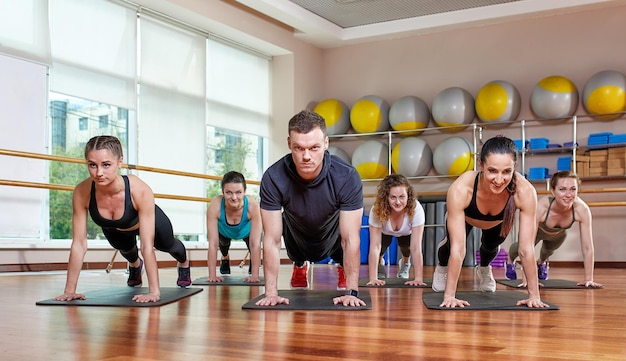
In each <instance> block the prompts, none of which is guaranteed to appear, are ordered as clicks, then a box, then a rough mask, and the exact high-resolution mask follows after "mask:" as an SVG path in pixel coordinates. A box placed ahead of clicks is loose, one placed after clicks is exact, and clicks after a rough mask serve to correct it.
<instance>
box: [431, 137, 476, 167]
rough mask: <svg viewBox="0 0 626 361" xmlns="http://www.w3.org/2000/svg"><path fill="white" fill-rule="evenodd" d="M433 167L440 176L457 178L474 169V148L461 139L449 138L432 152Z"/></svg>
mask: <svg viewBox="0 0 626 361" xmlns="http://www.w3.org/2000/svg"><path fill="white" fill-rule="evenodd" d="M433 166H434V167H435V170H436V171H437V173H439V174H440V175H452V176H458V175H461V174H463V173H464V172H466V171H468V170H472V169H474V147H473V146H472V144H471V143H470V142H469V141H468V140H466V139H465V138H461V137H450V138H447V139H445V140H444V141H443V142H441V143H440V144H439V145H438V146H437V148H435V151H434V152H433Z"/></svg>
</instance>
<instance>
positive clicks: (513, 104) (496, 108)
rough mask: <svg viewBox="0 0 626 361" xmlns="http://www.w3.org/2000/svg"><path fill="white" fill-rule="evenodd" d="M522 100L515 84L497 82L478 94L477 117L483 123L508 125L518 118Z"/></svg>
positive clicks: (490, 83) (486, 85)
mask: <svg viewBox="0 0 626 361" xmlns="http://www.w3.org/2000/svg"><path fill="white" fill-rule="evenodd" d="M521 103H522V99H521V97H520V94H519V91H518V90H517V88H515V86H513V84H511V83H509V82H506V81H503V80H495V81H492V82H489V83H487V84H485V85H484V86H483V87H482V88H480V90H479V91H478V94H476V115H478V118H479V119H480V120H481V121H482V122H483V123H508V122H512V121H513V120H515V119H516V118H517V116H518V115H519V112H520V108H521Z"/></svg>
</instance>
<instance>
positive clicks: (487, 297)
mask: <svg viewBox="0 0 626 361" xmlns="http://www.w3.org/2000/svg"><path fill="white" fill-rule="evenodd" d="M456 298H457V299H460V300H466V301H468V302H469V303H470V305H469V306H465V307H455V308H448V307H439V305H440V304H441V302H442V301H443V292H424V293H423V294H422V301H423V302H424V306H426V308H428V309H431V310H457V311H479V310H483V311H498V310H502V311H555V310H560V307H559V306H557V305H555V304H554V303H551V302H548V301H546V300H545V299H542V301H543V302H544V303H546V304H547V305H548V306H549V307H546V308H534V307H533V308H531V307H526V306H516V302H517V301H519V300H524V299H527V298H528V294H527V293H525V292H520V291H498V290H496V292H481V291H457V293H456ZM494 302H495V303H497V305H495V306H494V304H493V303H494Z"/></svg>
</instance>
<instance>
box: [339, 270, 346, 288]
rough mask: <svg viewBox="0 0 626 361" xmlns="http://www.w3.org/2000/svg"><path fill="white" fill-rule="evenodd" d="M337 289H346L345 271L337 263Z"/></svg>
mask: <svg viewBox="0 0 626 361" xmlns="http://www.w3.org/2000/svg"><path fill="white" fill-rule="evenodd" d="M337 276H338V277H337V289H338V290H345V289H346V272H345V271H344V270H343V267H342V266H341V265H337Z"/></svg>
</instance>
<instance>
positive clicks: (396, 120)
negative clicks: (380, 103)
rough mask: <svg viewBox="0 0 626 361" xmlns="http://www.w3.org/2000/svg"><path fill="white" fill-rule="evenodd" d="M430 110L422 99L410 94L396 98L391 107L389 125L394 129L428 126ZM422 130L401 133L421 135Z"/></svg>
mask: <svg viewBox="0 0 626 361" xmlns="http://www.w3.org/2000/svg"><path fill="white" fill-rule="evenodd" d="M429 120H430V110H429V109H428V105H427V104H426V102H425V101H423V100H422V99H420V98H418V97H415V96H412V95H409V96H405V97H402V98H400V99H398V100H396V101H395V102H394V103H393V104H392V105H391V108H390V109H389V125H391V128H392V129H393V130H413V129H424V128H426V127H428V121H429ZM421 133H422V132H403V133H400V134H401V135H419V134H421Z"/></svg>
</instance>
